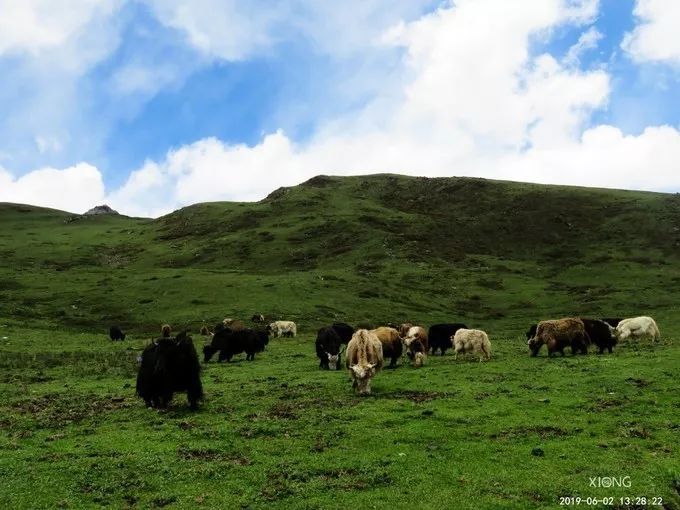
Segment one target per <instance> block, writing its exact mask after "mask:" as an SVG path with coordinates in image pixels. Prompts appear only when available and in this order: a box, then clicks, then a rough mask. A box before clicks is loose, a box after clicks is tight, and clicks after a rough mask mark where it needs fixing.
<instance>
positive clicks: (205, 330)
mask: <svg viewBox="0 0 680 510" xmlns="http://www.w3.org/2000/svg"><path fill="white" fill-rule="evenodd" d="M200 334H201V336H212V335H213V334H212V333H211V332H210V330H209V329H208V326H206V325H205V324H204V325H203V326H201V330H200Z"/></svg>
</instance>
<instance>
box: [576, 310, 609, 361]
mask: <svg viewBox="0 0 680 510" xmlns="http://www.w3.org/2000/svg"><path fill="white" fill-rule="evenodd" d="M581 321H582V322H583V326H584V327H585V329H586V333H587V334H588V337H590V341H591V342H592V343H594V344H595V345H597V348H598V351H597V353H598V354H602V353H604V350H605V349H607V350H608V351H609V352H610V353H611V352H612V349H613V348H614V346H615V345H616V335H615V334H614V328H612V327H611V326H610V325H609V324H607V323H606V322H604V321H602V320H599V319H584V318H583V317H581Z"/></svg>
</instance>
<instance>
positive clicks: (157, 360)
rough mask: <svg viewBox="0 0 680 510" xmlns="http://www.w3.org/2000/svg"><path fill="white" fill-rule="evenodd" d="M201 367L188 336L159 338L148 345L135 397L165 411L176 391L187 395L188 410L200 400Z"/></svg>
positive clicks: (142, 357)
mask: <svg viewBox="0 0 680 510" xmlns="http://www.w3.org/2000/svg"><path fill="white" fill-rule="evenodd" d="M200 372H201V366H200V363H199V361H198V355H197V354H196V349H195V348H194V343H193V341H192V340H191V337H190V336H188V335H187V333H186V332H182V333H180V334H179V335H177V337H176V338H172V337H161V338H159V339H157V340H155V341H154V342H152V343H151V344H149V345H147V346H146V348H145V349H144V351H143V352H142V356H141V363H140V367H139V372H138V373H137V394H138V395H139V396H140V397H142V398H143V399H144V402H145V403H146V406H147V407H156V408H161V409H163V408H166V407H167V406H168V404H170V401H171V400H172V397H173V395H174V394H175V393H177V392H184V391H186V393H187V400H188V401H189V407H190V408H191V409H194V410H195V409H197V408H198V402H199V401H200V400H201V399H202V398H203V386H202V384H201V377H200Z"/></svg>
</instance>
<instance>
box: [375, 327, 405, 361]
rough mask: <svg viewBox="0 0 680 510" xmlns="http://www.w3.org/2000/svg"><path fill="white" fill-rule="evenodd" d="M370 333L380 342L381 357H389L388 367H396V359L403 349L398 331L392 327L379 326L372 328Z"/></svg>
mask: <svg viewBox="0 0 680 510" xmlns="http://www.w3.org/2000/svg"><path fill="white" fill-rule="evenodd" d="M371 333H373V334H374V335H375V336H376V337H377V338H378V340H380V342H381V343H382V354H383V359H387V358H391V361H390V366H389V368H394V367H396V366H397V361H398V360H399V358H400V357H401V354H402V352H403V350H404V346H403V345H402V340H401V337H400V336H399V331H397V330H396V329H394V328H388V327H387V326H381V327H379V328H376V329H372V330H371Z"/></svg>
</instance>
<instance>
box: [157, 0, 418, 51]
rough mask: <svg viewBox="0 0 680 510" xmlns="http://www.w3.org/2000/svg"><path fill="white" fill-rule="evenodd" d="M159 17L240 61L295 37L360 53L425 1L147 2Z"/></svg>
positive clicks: (199, 44) (206, 47) (195, 41)
mask: <svg viewBox="0 0 680 510" xmlns="http://www.w3.org/2000/svg"><path fill="white" fill-rule="evenodd" d="M146 2H147V3H148V4H149V5H150V6H151V8H152V9H153V11H154V13H155V14H156V16H157V17H158V19H159V20H160V21H161V22H162V23H163V24H165V25H167V26H169V27H172V28H174V29H177V30H179V31H180V32H182V33H183V34H185V36H186V38H187V40H188V41H189V43H190V44H191V45H193V46H194V47H195V48H196V49H198V50H199V51H201V52H203V53H205V54H207V55H209V56H211V57H214V58H218V59H223V60H230V61H233V60H242V59H245V58H248V57H251V56H253V55H257V54H262V53H266V52H267V51H269V50H270V49H271V48H272V47H273V46H275V45H276V44H278V43H280V42H282V41H290V40H294V39H296V38H302V39H306V40H308V41H309V42H310V43H311V44H312V45H313V47H314V49H315V50H316V51H319V52H322V53H332V54H340V55H344V54H348V53H351V52H353V51H357V50H359V51H365V49H366V46H367V45H370V44H371V43H372V42H373V40H374V39H375V38H376V37H377V36H378V34H379V33H380V32H381V31H382V30H384V29H385V28H387V27H388V26H390V25H391V24H393V23H395V22H397V21H399V20H400V19H408V18H410V17H412V16H415V15H418V14H419V13H420V12H421V10H422V9H423V8H424V7H425V6H426V5H428V4H430V3H431V1H430V0H346V1H344V2H320V1H318V0H279V1H266V2H242V1H238V0H146Z"/></svg>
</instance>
